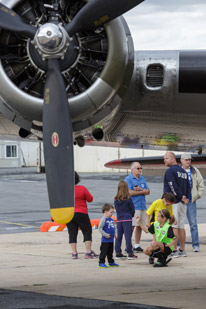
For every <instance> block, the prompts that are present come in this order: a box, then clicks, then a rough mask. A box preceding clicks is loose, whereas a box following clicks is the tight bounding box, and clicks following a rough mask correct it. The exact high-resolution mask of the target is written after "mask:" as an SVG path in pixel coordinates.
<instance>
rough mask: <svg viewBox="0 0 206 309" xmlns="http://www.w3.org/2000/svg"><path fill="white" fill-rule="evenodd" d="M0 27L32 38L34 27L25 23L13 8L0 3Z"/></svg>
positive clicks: (34, 31)
mask: <svg viewBox="0 0 206 309" xmlns="http://www.w3.org/2000/svg"><path fill="white" fill-rule="evenodd" d="M0 28H2V29H5V30H9V31H12V32H17V33H21V34H23V35H25V36H26V37H29V38H31V39H33V38H34V36H35V33H36V28H35V27H33V26H30V25H29V24H27V23H26V22H25V21H24V20H23V18H21V16H19V15H18V14H16V13H15V12H14V11H13V10H11V9H9V8H8V7H6V6H5V5H3V4H1V3H0Z"/></svg>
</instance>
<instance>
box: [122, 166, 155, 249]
mask: <svg viewBox="0 0 206 309" xmlns="http://www.w3.org/2000/svg"><path fill="white" fill-rule="evenodd" d="M141 174H142V167H141V165H140V163H139V162H133V163H132V165H131V174H130V175H129V176H127V177H126V178H125V181H126V182H127V183H128V188H129V194H130V195H131V198H132V201H133V204H134V208H135V215H134V217H133V219H132V227H133V229H134V228H135V244H134V248H133V251H134V252H143V249H142V248H141V247H140V238H141V234H142V229H141V227H140V226H139V224H138V223H137V220H136V217H137V216H140V218H141V222H142V224H143V225H146V210H147V207H146V200H145V195H149V194H150V190H149V187H148V185H147V183H146V180H145V179H144V177H143V176H142V175H141Z"/></svg>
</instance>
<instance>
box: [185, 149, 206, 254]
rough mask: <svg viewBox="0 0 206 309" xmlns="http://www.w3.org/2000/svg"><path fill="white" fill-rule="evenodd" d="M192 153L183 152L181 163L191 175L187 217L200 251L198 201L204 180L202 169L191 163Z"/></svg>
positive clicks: (194, 240)
mask: <svg viewBox="0 0 206 309" xmlns="http://www.w3.org/2000/svg"><path fill="white" fill-rule="evenodd" d="M191 159H192V158H191V154H190V153H183V154H182V155H181V159H180V161H181V164H182V167H183V168H184V170H185V171H186V172H187V174H188V176H189V182H190V187H191V195H190V197H189V203H188V204H187V219H188V222H189V225H190V232H191V237H192V247H193V250H194V252H199V236H198V226H197V205H196V201H197V200H198V199H199V198H200V197H201V196H202V194H203V191H204V181H203V177H202V175H201V174H200V171H199V170H198V169H197V168H196V167H194V166H192V165H191Z"/></svg>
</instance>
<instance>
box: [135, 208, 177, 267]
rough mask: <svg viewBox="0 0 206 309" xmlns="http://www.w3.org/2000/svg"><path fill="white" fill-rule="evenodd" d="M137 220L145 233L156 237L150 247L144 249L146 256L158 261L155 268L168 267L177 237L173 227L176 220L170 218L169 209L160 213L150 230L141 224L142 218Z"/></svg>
mask: <svg viewBox="0 0 206 309" xmlns="http://www.w3.org/2000/svg"><path fill="white" fill-rule="evenodd" d="M136 220H137V223H138V224H139V226H140V227H141V228H142V229H143V231H144V232H145V233H150V234H153V237H154V239H153V241H152V242H151V244H150V246H149V247H147V248H146V249H144V251H143V252H144V254H146V255H148V256H150V257H153V258H157V259H158V261H157V263H156V264H155V265H154V267H165V266H167V264H168V263H169V262H170V261H171V258H170V259H168V260H167V257H168V256H169V255H170V254H171V253H172V251H173V249H174V243H175V241H176V240H175V238H176V236H175V235H174V233H173V229H172V227H171V224H172V223H173V220H174V218H172V217H170V214H169V211H168V210H167V209H162V210H160V211H159V212H158V215H157V221H155V222H154V223H153V224H152V225H151V226H150V227H149V228H147V227H146V226H144V225H143V224H142V223H141V221H140V217H136ZM168 220H169V223H168Z"/></svg>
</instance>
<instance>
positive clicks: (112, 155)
mask: <svg viewBox="0 0 206 309" xmlns="http://www.w3.org/2000/svg"><path fill="white" fill-rule="evenodd" d="M40 148H41V150H40ZM164 153H165V151H154V150H141V149H126V148H116V147H96V146H85V147H83V148H80V147H78V146H75V147H74V164H75V170H76V171H78V172H87V173H89V172H114V171H118V170H113V169H108V168H106V167H104V164H105V163H106V162H108V161H111V160H115V159H120V158H121V159H123V158H131V157H143V156H154V155H163V154H164ZM40 154H41V155H40ZM40 161H41V165H44V155H43V144H42V143H41V142H22V141H6V140H5V141H0V168H2V167H21V166H37V165H39V164H40Z"/></svg>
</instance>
